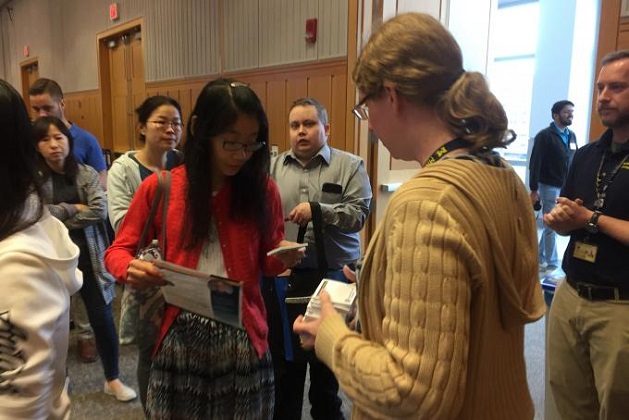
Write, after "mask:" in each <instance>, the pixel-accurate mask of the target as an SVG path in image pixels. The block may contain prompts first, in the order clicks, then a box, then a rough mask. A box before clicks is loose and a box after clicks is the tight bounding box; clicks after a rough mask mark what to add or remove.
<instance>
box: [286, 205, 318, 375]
mask: <svg viewBox="0 0 629 420" xmlns="http://www.w3.org/2000/svg"><path fill="white" fill-rule="evenodd" d="M310 209H311V211H312V227H313V230H314V239H315V249H316V251H317V268H316V269H311V270H308V269H305V270H304V269H293V270H291V275H290V277H289V279H288V285H287V287H286V313H287V317H288V322H289V324H288V325H289V328H290V330H291V343H292V347H293V360H294V361H296V362H300V361H308V360H310V359H312V358H316V356H315V355H314V352H313V351H312V350H304V349H303V348H302V347H301V344H300V342H299V336H298V335H297V334H295V333H293V332H292V327H293V322H295V319H297V317H298V316H299V315H303V314H304V313H305V312H306V307H307V306H308V301H309V300H310V296H312V294H313V293H314V291H315V290H316V289H317V286H319V283H321V279H323V278H325V276H326V273H327V271H328V263H327V260H326V258H325V246H324V242H323V216H322V213H321V206H320V205H319V203H317V202H310ZM306 229H307V226H301V227H300V228H299V232H298V234H297V242H299V243H302V242H303V241H304V237H305V236H306Z"/></svg>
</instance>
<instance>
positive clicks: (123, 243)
mask: <svg viewBox="0 0 629 420" xmlns="http://www.w3.org/2000/svg"><path fill="white" fill-rule="evenodd" d="M187 184H188V178H187V176H186V170H185V167H184V166H180V167H178V168H175V169H173V170H172V179H171V187H170V199H169V202H168V215H167V219H168V220H167V221H166V239H167V244H166V260H167V261H169V262H172V263H175V264H179V265H182V266H185V267H188V268H192V269H195V268H196V267H197V264H198V262H199V256H200V254H201V250H202V247H203V245H202V244H200V245H198V246H196V247H195V248H193V249H187V248H186V245H187V243H188V242H187V240H186V237H185V235H184V232H186V229H187V228H188V226H187V223H188V221H187V220H186V217H185V215H186V211H185V206H186V190H187ZM266 188H267V203H266V205H267V208H268V209H269V215H270V225H271V226H270V229H269V232H271V234H270V235H269V236H268V237H263V236H262V235H261V232H260V231H259V229H258V226H257V224H256V223H255V221H246V222H242V221H238V222H236V221H234V220H232V219H231V218H230V214H229V203H230V198H231V187H230V184H229V183H227V184H226V185H225V186H224V187H223V188H222V189H221V190H220V191H219V192H218V194H217V195H216V196H215V197H213V198H212V210H213V212H214V213H213V217H214V218H215V219H214V220H215V222H216V224H217V227H218V237H219V241H220V243H221V246H222V249H223V262H224V264H225V268H226V270H227V275H228V277H230V278H232V279H234V280H238V281H241V282H243V314H242V318H243V325H244V327H245V330H246V331H247V335H248V336H249V339H250V340H251V342H252V345H253V347H254V348H255V350H256V352H257V354H258V356H262V355H263V354H264V353H265V352H266V350H267V349H268V342H267V334H268V327H267V323H266V309H265V307H264V301H263V299H262V294H261V291H260V281H261V275H262V274H264V275H265V276H275V275H277V274H280V273H281V272H282V271H284V270H285V267H284V265H283V264H282V263H281V262H280V261H279V260H277V259H276V258H273V257H267V256H266V252H267V251H269V250H271V249H273V248H274V247H276V246H277V245H278V244H279V242H280V241H281V240H282V239H283V238H284V217H283V212H282V204H281V199H280V195H279V192H278V190H277V186H276V185H275V182H273V180H271V179H270V178H269V179H268V181H267V183H266ZM156 189H157V176H156V175H152V176H150V177H149V178H147V179H146V180H145V181H144V182H143V183H142V184H141V185H140V188H139V189H138V190H137V192H136V194H135V196H134V198H133V200H132V202H131V205H130V206H129V211H128V212H127V214H126V216H125V218H124V220H123V222H122V225H121V226H120V229H119V230H118V233H117V236H116V239H115V241H114V243H113V244H112V245H111V246H110V247H109V249H108V250H107V252H106V253H105V265H106V267H107V270H109V272H110V273H112V274H113V275H114V276H115V277H116V279H117V280H118V281H119V282H123V283H124V282H126V277H127V267H128V266H129V263H130V262H131V260H133V259H134V258H135V251H136V248H137V244H138V242H139V240H140V236H141V234H142V228H143V227H144V223H145V220H146V218H147V217H148V214H149V211H150V208H151V202H152V200H153V197H154V195H155V191H156ZM162 219H163V218H162V212H161V208H160V209H159V210H158V211H157V214H156V216H155V221H154V224H153V229H154V232H161V227H162V223H163V220H162ZM179 311H180V309H179V308H177V307H174V306H170V305H167V307H166V313H165V316H164V320H163V322H162V327H161V330H160V336H159V339H158V341H157V343H156V348H159V345H160V344H161V342H162V340H163V339H164V337H165V335H166V333H167V332H168V330H169V328H170V326H171V325H172V323H173V321H174V320H175V318H176V316H177V314H178V313H179Z"/></svg>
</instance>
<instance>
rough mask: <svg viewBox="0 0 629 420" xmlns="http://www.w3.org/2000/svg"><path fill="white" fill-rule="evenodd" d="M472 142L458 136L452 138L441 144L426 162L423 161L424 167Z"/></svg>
mask: <svg viewBox="0 0 629 420" xmlns="http://www.w3.org/2000/svg"><path fill="white" fill-rule="evenodd" d="M471 146H472V143H471V142H469V141H467V140H463V139H460V138H456V139H454V140H450V141H449V142H447V143H446V144H444V145H443V146H441V147H440V148H438V149H437V150H436V151H435V153H433V154H432V155H431V156H430V157H429V158H428V160H427V161H426V163H424V165H423V166H424V167H426V166H428V165H430V164H431V163H435V162H436V161H438V160H439V159H441V158H442V157H443V156H444V155H445V154H446V153H450V152H451V151H453V150H458V149H465V148H468V147H471Z"/></svg>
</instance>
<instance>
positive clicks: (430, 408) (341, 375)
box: [315, 159, 544, 420]
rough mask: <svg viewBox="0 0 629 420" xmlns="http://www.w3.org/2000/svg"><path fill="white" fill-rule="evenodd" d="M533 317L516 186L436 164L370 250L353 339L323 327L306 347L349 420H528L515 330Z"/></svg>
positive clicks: (533, 258)
mask: <svg viewBox="0 0 629 420" xmlns="http://www.w3.org/2000/svg"><path fill="white" fill-rule="evenodd" d="M543 313H544V304H543V299H542V292H541V288H540V285H539V281H538V278H537V246H536V230H535V221H534V217H533V213H532V209H531V205H530V201H529V199H528V193H527V191H526V189H525V188H524V185H523V184H522V182H521V181H520V180H519V178H518V176H517V175H516V174H515V172H514V171H513V170H512V169H511V168H510V167H504V168H499V167H494V166H489V165H485V164H482V163H479V162H476V161H469V160H462V159H445V160H442V161H439V162H437V163H435V164H432V165H430V166H428V167H426V168H424V169H423V170H422V171H420V172H419V174H418V175H417V176H416V177H414V178H413V179H411V180H410V181H409V182H407V183H405V184H404V185H403V186H402V187H401V188H400V190H399V191H397V192H396V194H395V195H394V196H393V197H392V199H391V202H390V204H389V206H388V208H387V211H386V214H385V216H384V219H383V221H382V223H381V225H380V226H379V228H378V230H377V232H376V233H375V235H374V238H373V239H372V241H371V243H370V246H369V248H368V250H367V253H366V256H365V261H364V265H363V271H362V275H361V279H360V282H359V314H360V319H361V323H362V328H363V332H362V336H361V335H359V334H357V333H355V332H352V331H350V330H349V329H348V328H347V327H346V326H345V323H344V321H343V320H342V319H341V317H340V316H337V315H333V316H329V317H327V318H326V319H325V321H324V322H323V323H322V324H321V326H320V329H319V332H318V335H317V340H316V343H315V348H316V352H317V356H318V357H319V358H320V359H321V360H323V361H324V362H325V363H326V364H327V365H328V366H330V367H331V368H332V370H333V371H334V373H335V375H336V376H337V378H338V379H339V383H340V384H341V386H342V388H343V390H344V391H345V392H346V393H347V395H348V396H349V397H350V398H351V399H352V400H353V402H354V406H353V410H354V411H353V415H352V418H354V419H356V418H358V419H360V418H413V419H430V420H437V419H483V420H492V419H496V420H504V419H509V420H518V419H528V420H530V419H532V418H533V415H534V409H533V404H532V401H531V397H530V394H529V390H528V385H527V381H526V366H525V361H524V324H525V323H527V322H532V321H534V320H537V319H539V318H540V317H541V316H542V315H543Z"/></svg>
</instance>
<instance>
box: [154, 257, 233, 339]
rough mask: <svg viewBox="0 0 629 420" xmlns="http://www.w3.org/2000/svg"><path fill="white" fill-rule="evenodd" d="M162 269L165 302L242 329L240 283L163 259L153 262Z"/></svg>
mask: <svg viewBox="0 0 629 420" xmlns="http://www.w3.org/2000/svg"><path fill="white" fill-rule="evenodd" d="M153 264H155V265H156V266H157V267H159V268H160V269H162V270H163V271H164V279H165V280H166V281H167V282H168V285H166V286H163V287H162V292H163V293H164V299H165V300H166V303H168V304H170V305H173V306H177V307H179V308H182V309H185V310H186V311H190V312H194V313H195V314H198V315H201V316H204V317H206V318H211V319H214V320H216V321H218V322H222V323H225V324H229V325H232V326H234V327H236V328H243V325H242V284H241V283H240V282H238V281H236V280H232V279H228V278H225V277H219V276H215V275H212V274H207V273H203V272H201V271H197V270H192V269H190V268H187V267H182V266H180V265H177V264H172V263H169V262H166V261H153Z"/></svg>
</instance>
